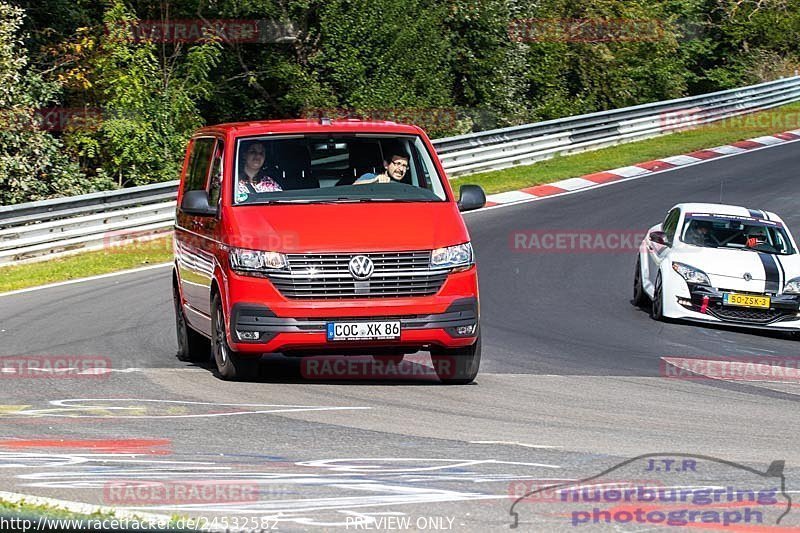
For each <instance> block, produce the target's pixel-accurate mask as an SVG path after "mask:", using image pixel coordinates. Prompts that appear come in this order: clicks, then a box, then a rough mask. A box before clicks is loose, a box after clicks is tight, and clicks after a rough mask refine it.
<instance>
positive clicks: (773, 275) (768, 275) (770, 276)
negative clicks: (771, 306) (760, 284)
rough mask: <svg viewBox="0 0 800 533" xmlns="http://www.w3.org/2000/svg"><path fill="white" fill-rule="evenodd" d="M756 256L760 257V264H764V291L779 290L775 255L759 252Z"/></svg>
mask: <svg viewBox="0 0 800 533" xmlns="http://www.w3.org/2000/svg"><path fill="white" fill-rule="evenodd" d="M758 258H759V259H761V264H762V265H763V266H764V279H765V280H766V282H765V283H764V291H766V292H773V293H776V292H778V291H779V290H780V282H781V275H780V273H779V272H778V264H777V263H776V262H775V257H774V256H772V255H770V254H764V253H761V252H759V253H758Z"/></svg>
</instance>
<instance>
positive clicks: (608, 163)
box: [0, 102, 800, 292]
mask: <svg viewBox="0 0 800 533" xmlns="http://www.w3.org/2000/svg"><path fill="white" fill-rule="evenodd" d="M798 113H800V102H798V103H793V104H789V105H785V106H782V107H777V108H775V109H771V110H767V111H763V112H761V113H755V114H752V115H746V116H744V117H737V118H734V119H729V120H724V121H720V122H718V123H715V124H710V125H707V126H703V127H699V128H696V129H692V130H688V131H681V132H677V133H672V134H670V135H662V136H660V137H655V138H653V139H646V140H643V141H637V142H632V143H627V144H620V145H617V146H612V147H609V148H603V149H602V150H594V151H591V152H584V153H580V154H574V155H568V156H557V157H554V158H553V159H548V160H546V161H539V162H538V163H535V164H532V165H523V166H518V167H513V168H508V169H504V170H496V171H492V172H482V173H480V174H472V175H470V176H464V177H460V178H456V179H454V180H453V181H452V182H451V183H452V185H453V187H454V189H455V190H458V187H459V186H461V185H464V184H467V183H473V184H476V185H480V186H482V187H483V188H484V190H486V193H487V194H492V193H497V192H504V191H513V190H517V189H522V188H525V187H531V186H533V185H540V184H543V183H551V182H553V181H558V180H562V179H566V178H573V177H576V176H583V175H584V174H590V173H592V172H601V171H603V170H609V169H613V168H618V167H623V166H628V165H633V164H636V163H641V162H643V161H649V160H652V159H658V158H661V157H667V156H671V155H679V154H684V153H687V152H693V151H695V150H701V149H703V148H713V147H715V146H719V145H722V144H729V143H732V142H736V141H741V140H744V139H749V138H753V137H759V136H762V135H771V134H774V133H780V132H782V131H786V130H791V129H794V128H797V127H799V126H800V125H798V124H797V120H796V119H797V116H798ZM170 261H172V241H171V237H169V238H163V239H156V240H152V241H147V242H142V243H133V244H129V245H126V246H118V247H115V248H113V249H111V250H103V251H99V252H87V253H82V254H77V255H74V256H70V257H65V258H61V259H53V260H50V261H45V262H42V263H31V264H27V265H18V266H11V267H0V292H7V291H13V290H17V289H23V288H26V287H33V286H37V285H44V284H46V283H54V282H58V281H68V280H71V279H76V278H83V277H87V276H93V275H97V274H106V273H109V272H116V271H118V270H127V269H131V268H136V267H141V266H144V265H148V264H157V263H165V262H170Z"/></svg>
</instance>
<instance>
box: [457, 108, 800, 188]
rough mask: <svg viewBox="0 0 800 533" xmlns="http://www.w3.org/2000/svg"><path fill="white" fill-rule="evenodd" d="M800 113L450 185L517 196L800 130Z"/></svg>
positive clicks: (765, 115) (723, 124) (783, 111)
mask: <svg viewBox="0 0 800 533" xmlns="http://www.w3.org/2000/svg"><path fill="white" fill-rule="evenodd" d="M798 112H800V103H793V104H789V105H785V106H781V107H776V108H775V109H770V110H767V111H763V112H761V113H754V114H751V115H746V116H743V117H737V118H734V119H730V120H723V121H720V122H718V123H715V124H709V125H707V126H703V127H698V128H696V129H692V130H687V131H681V132H677V133H672V134H669V135H662V136H660V137H655V138H652V139H646V140H643V141H636V142H632V143H627V144H620V145H617V146H611V147H609V148H603V149H601V150H594V151H591V152H583V153H580V154H574V155H568V156H556V157H554V158H553V159H548V160H546V161H539V162H537V163H534V164H532V165H523V166H518V167H513V168H507V169H504V170H495V171H492V172H481V173H479V174H471V175H469V176H463V177H459V178H456V179H454V180H452V181H451V182H450V183H451V185H452V186H453V188H454V189H455V190H456V191H458V187H460V186H461V185H464V184H467V183H471V184H475V185H480V186H481V187H483V188H484V190H485V191H486V193H487V194H492V193H497V192H504V191H514V190H518V189H523V188H525V187H531V186H533V185H541V184H544V183H551V182H554V181H558V180H562V179H566V178H574V177H578V176H583V175H585V174H591V173H592V172H601V171H604V170H610V169H613V168H619V167H624V166H628V165H633V164H636V163H642V162H644V161H650V160H653V159H659V158H661V157H668V156H671V155H680V154H685V153H687V152H694V151H695V150H702V149H703V148H714V147H715V146H719V145H722V144H729V143H732V142H736V141H741V140H745V139H752V138H753V137H760V136H762V135H772V134H775V133H781V132H783V131H787V130H791V129H796V128H798V127H800V124H798V123H797V116H798Z"/></svg>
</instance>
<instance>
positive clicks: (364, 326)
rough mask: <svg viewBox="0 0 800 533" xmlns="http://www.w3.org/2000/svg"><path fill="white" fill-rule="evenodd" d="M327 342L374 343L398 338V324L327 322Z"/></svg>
mask: <svg viewBox="0 0 800 533" xmlns="http://www.w3.org/2000/svg"><path fill="white" fill-rule="evenodd" d="M327 336H328V340H329V341H376V340H392V339H399V338H400V322H399V321H390V322H328V325H327Z"/></svg>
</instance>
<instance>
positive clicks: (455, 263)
mask: <svg viewBox="0 0 800 533" xmlns="http://www.w3.org/2000/svg"><path fill="white" fill-rule="evenodd" d="M472 264H473V258H472V245H471V244H470V243H468V242H465V243H464V244H457V245H455V246H448V247H446V248H437V249H435V250H434V251H433V252H431V268H453V269H459V270H462V269H467V268H469V267H471V266H472Z"/></svg>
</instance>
